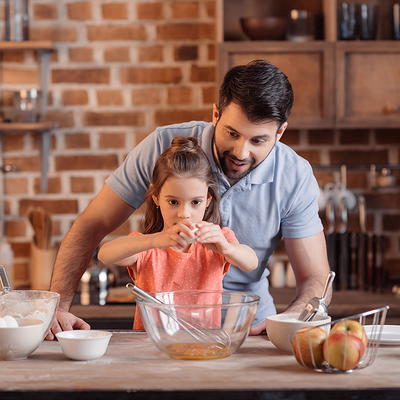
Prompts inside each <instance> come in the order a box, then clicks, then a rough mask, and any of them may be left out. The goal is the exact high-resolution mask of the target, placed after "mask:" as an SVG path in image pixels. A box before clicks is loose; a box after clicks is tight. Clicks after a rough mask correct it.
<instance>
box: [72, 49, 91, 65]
mask: <svg viewBox="0 0 400 400" xmlns="http://www.w3.org/2000/svg"><path fill="white" fill-rule="evenodd" d="M68 54H69V60H70V61H71V62H92V61H93V49H91V48H90V47H73V48H71V49H68Z"/></svg>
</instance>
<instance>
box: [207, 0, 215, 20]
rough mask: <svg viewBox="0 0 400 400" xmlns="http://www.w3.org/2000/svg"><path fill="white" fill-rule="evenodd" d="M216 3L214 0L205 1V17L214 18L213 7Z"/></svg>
mask: <svg viewBox="0 0 400 400" xmlns="http://www.w3.org/2000/svg"><path fill="white" fill-rule="evenodd" d="M216 4H217V2H216V1H207V2H206V3H205V8H206V14H207V17H212V18H214V17H215V16H216V9H215V7H216Z"/></svg>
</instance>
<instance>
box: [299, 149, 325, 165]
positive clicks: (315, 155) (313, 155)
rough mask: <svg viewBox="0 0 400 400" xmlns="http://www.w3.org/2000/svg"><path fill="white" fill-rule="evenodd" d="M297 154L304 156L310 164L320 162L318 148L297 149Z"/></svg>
mask: <svg viewBox="0 0 400 400" xmlns="http://www.w3.org/2000/svg"><path fill="white" fill-rule="evenodd" d="M297 154H298V155H299V156H301V157H303V158H305V159H306V160H307V161H308V162H309V163H311V164H320V163H321V154H320V152H319V151H318V150H299V151H298V152H297Z"/></svg>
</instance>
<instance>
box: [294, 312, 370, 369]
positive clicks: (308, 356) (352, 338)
mask: <svg viewBox="0 0 400 400" xmlns="http://www.w3.org/2000/svg"><path fill="white" fill-rule="evenodd" d="M291 343H292V348H293V352H294V355H295V357H296V360H297V361H298V362H299V363H300V364H301V365H303V366H305V367H309V368H314V369H321V368H322V367H323V365H324V364H325V362H327V363H328V364H329V366H330V367H332V368H336V369H338V370H342V371H348V370H351V369H353V368H355V367H356V366H357V364H358V363H359V362H360V361H361V359H362V357H363V355H364V353H365V350H366V348H367V345H368V337H367V334H366V333H365V330H364V328H363V326H362V325H361V324H360V323H359V322H358V321H355V320H343V321H340V322H337V323H336V324H335V325H334V326H333V327H332V329H331V331H330V332H329V335H328V334H327V333H326V332H325V331H324V330H323V329H321V328H319V327H305V328H301V329H299V330H298V331H297V332H296V333H295V334H294V335H293V337H292V339H291Z"/></svg>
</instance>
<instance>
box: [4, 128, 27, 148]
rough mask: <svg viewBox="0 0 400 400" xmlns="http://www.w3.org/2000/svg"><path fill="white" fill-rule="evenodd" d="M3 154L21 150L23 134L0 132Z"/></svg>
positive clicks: (23, 144)
mask: <svg viewBox="0 0 400 400" xmlns="http://www.w3.org/2000/svg"><path fill="white" fill-rule="evenodd" d="M1 136H2V138H1V139H2V147H3V152H8V151H16V150H23V149H24V146H25V143H24V138H25V134H19V133H10V134H5V133H4V132H1Z"/></svg>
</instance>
